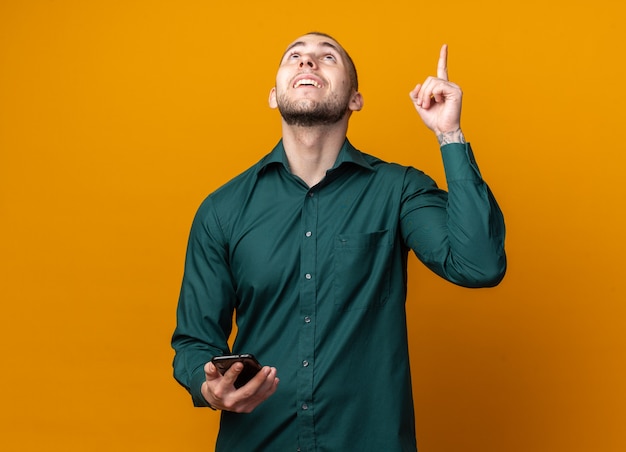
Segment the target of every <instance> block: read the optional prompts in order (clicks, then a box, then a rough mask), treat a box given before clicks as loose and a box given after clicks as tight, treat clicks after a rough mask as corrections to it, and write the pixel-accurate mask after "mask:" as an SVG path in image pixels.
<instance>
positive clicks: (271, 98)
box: [269, 87, 278, 108]
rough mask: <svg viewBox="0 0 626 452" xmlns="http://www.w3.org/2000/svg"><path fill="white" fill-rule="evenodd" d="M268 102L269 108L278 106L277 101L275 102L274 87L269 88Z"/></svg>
mask: <svg viewBox="0 0 626 452" xmlns="http://www.w3.org/2000/svg"><path fill="white" fill-rule="evenodd" d="M269 104H270V108H276V107H278V103H277V102H276V87H274V88H272V89H271V90H270V98H269Z"/></svg>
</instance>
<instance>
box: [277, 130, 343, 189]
mask: <svg viewBox="0 0 626 452" xmlns="http://www.w3.org/2000/svg"><path fill="white" fill-rule="evenodd" d="M346 132H347V122H346V123H345V124H343V123H340V124H333V125H329V126H316V127H299V126H289V125H287V124H285V123H284V122H283V146H284V148H285V153H286V154H287V160H288V161H289V168H290V169H291V172H292V173H293V174H294V175H296V176H298V177H299V178H300V179H302V180H303V181H304V182H305V183H306V184H307V185H308V186H309V187H313V186H314V185H317V184H318V183H319V182H320V181H321V180H322V179H323V178H324V176H326V171H328V170H329V169H330V168H332V166H333V165H334V164H335V161H336V160H337V155H339V151H340V150H341V147H342V146H343V143H344V142H345V140H346Z"/></svg>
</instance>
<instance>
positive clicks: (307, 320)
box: [304, 315, 311, 323]
mask: <svg viewBox="0 0 626 452" xmlns="http://www.w3.org/2000/svg"><path fill="white" fill-rule="evenodd" d="M304 323H311V317H309V316H308V315H307V316H306V317H305V318H304Z"/></svg>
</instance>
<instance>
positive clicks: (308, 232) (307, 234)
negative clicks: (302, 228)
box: [304, 231, 313, 237]
mask: <svg viewBox="0 0 626 452" xmlns="http://www.w3.org/2000/svg"><path fill="white" fill-rule="evenodd" d="M304 235H306V236H307V237H311V235H313V233H312V232H311V231H306V234H304Z"/></svg>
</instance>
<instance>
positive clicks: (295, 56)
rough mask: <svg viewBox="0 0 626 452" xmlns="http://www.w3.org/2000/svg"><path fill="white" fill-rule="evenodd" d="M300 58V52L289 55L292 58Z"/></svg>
mask: <svg viewBox="0 0 626 452" xmlns="http://www.w3.org/2000/svg"><path fill="white" fill-rule="evenodd" d="M298 58H300V54H299V53H292V54H291V55H289V59H290V60H297V59H298Z"/></svg>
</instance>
